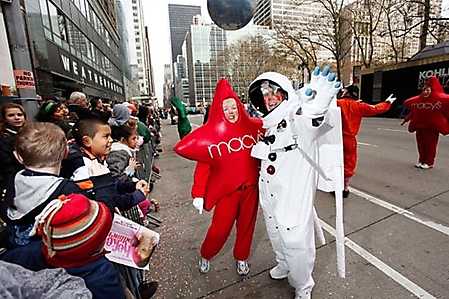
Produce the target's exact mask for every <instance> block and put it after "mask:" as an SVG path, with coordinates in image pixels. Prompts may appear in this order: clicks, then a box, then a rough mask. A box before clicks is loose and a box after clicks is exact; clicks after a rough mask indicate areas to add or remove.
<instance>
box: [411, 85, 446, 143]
mask: <svg viewBox="0 0 449 299" xmlns="http://www.w3.org/2000/svg"><path fill="white" fill-rule="evenodd" d="M426 86H430V88H431V93H430V96H429V97H427V98H424V96H423V93H422V92H421V94H420V95H418V96H415V97H412V98H410V99H407V100H406V101H404V106H405V107H407V108H408V109H409V110H410V113H411V115H412V116H411V120H410V124H409V126H408V130H409V132H414V131H416V128H431V129H434V130H436V131H438V132H439V133H441V134H443V135H447V134H449V95H447V94H445V93H444V90H443V87H442V86H441V84H440V82H439V81H438V78H437V77H435V76H432V77H430V78H429V80H428V81H427V83H426ZM423 89H424V88H423Z"/></svg>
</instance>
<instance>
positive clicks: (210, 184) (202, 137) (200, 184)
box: [174, 79, 263, 275]
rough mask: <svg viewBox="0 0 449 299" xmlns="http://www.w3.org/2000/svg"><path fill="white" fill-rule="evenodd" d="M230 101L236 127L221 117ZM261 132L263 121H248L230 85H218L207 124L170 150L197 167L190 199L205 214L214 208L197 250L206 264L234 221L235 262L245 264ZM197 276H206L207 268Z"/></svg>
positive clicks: (251, 229) (254, 208) (252, 223)
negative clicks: (234, 109)
mask: <svg viewBox="0 0 449 299" xmlns="http://www.w3.org/2000/svg"><path fill="white" fill-rule="evenodd" d="M228 99H234V100H235V102H236V104H237V109H238V119H237V121H236V122H235V123H231V122H230V121H228V120H227V119H226V117H225V114H224V111H223V102H224V101H225V100H228ZM259 132H263V129H262V121H261V120H260V119H256V118H250V117H249V116H248V114H247V113H246V111H245V108H244V106H243V104H242V103H241V102H240V100H239V98H238V97H237V95H236V94H235V93H234V91H233V90H232V88H231V86H230V85H229V83H228V82H227V81H226V79H221V80H220V81H219V82H218V84H217V87H216V90H215V95H214V100H213V103H212V105H211V107H210V114H209V118H208V121H207V122H206V124H205V125H203V126H201V127H200V128H198V129H196V130H195V131H193V132H191V133H190V134H189V135H187V136H186V137H184V139H183V140H181V141H180V142H179V143H178V144H177V145H176V146H175V148H174V150H175V151H176V153H178V154H179V155H181V156H183V157H185V158H188V159H191V160H195V161H198V164H197V167H196V169H195V173H194V185H193V187H192V197H193V198H204V209H205V210H206V211H210V210H212V209H213V208H214V207H215V210H214V215H213V218H212V223H211V225H210V227H209V230H208V232H207V235H206V238H205V239H204V241H203V245H202V247H201V256H202V258H204V259H206V260H207V261H208V260H210V259H211V258H212V257H214V256H215V255H216V254H217V253H218V252H219V251H220V249H221V248H222V247H223V245H224V244H225V242H226V240H227V239H228V237H229V234H230V232H231V230H232V227H233V226H234V222H235V221H236V222H237V224H236V227H237V232H236V241H235V245H234V258H235V259H236V260H238V261H245V262H246V260H247V259H248V256H249V253H250V249H251V243H252V237H253V232H254V226H255V222H256V217H257V210H258V172H259V161H258V160H257V159H255V158H253V157H251V156H250V153H251V148H252V147H253V145H255V144H256V143H257V136H258V133H259ZM200 263H201V261H200ZM200 271H201V272H202V273H205V272H207V271H208V268H207V271H204V272H203V271H202V270H201V268H200ZM239 274H240V275H245V274H241V273H239Z"/></svg>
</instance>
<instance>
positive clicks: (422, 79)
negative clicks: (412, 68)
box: [418, 67, 449, 88]
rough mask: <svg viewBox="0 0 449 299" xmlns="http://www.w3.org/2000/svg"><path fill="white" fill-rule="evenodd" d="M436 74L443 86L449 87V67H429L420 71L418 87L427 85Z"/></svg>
mask: <svg viewBox="0 0 449 299" xmlns="http://www.w3.org/2000/svg"><path fill="white" fill-rule="evenodd" d="M432 76H436V77H437V78H438V81H440V83H441V86H443V87H449V67H442V68H435V69H428V70H424V71H420V72H419V78H418V87H420V88H422V87H423V86H424V85H426V83H427V81H428V80H429V78H430V77H432Z"/></svg>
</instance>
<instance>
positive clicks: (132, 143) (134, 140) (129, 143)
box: [122, 134, 139, 149]
mask: <svg viewBox="0 0 449 299" xmlns="http://www.w3.org/2000/svg"><path fill="white" fill-rule="evenodd" d="M137 138H139V136H138V135H137V134H132V135H131V136H129V137H128V139H125V138H123V139H122V143H123V144H125V145H127V146H128V147H129V148H132V149H135V148H136V145H137Z"/></svg>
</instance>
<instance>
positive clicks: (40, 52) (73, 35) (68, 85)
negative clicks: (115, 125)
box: [23, 0, 124, 102]
mask: <svg viewBox="0 0 449 299" xmlns="http://www.w3.org/2000/svg"><path fill="white" fill-rule="evenodd" d="M23 3H24V8H25V21H26V22H27V26H26V28H27V29H28V32H27V35H28V37H29V42H28V44H29V45H30V54H31V61H32V64H33V68H34V79H35V82H36V91H37V93H39V94H40V95H41V96H42V97H43V98H44V99H45V98H47V97H52V96H56V97H59V98H61V99H67V98H68V97H69V95H70V93H71V92H73V91H82V92H84V93H85V94H86V95H87V96H88V97H101V98H102V99H104V101H105V102H108V101H122V100H123V98H124V88H123V74H122V61H121V58H120V43H119V39H120V38H119V34H118V26H117V18H116V7H115V1H114V0H105V1H95V0H94V1H87V0H76V1H75V0H73V1H50V0H40V1H39V2H36V1H24V2H23ZM36 3H38V5H36Z"/></svg>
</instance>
